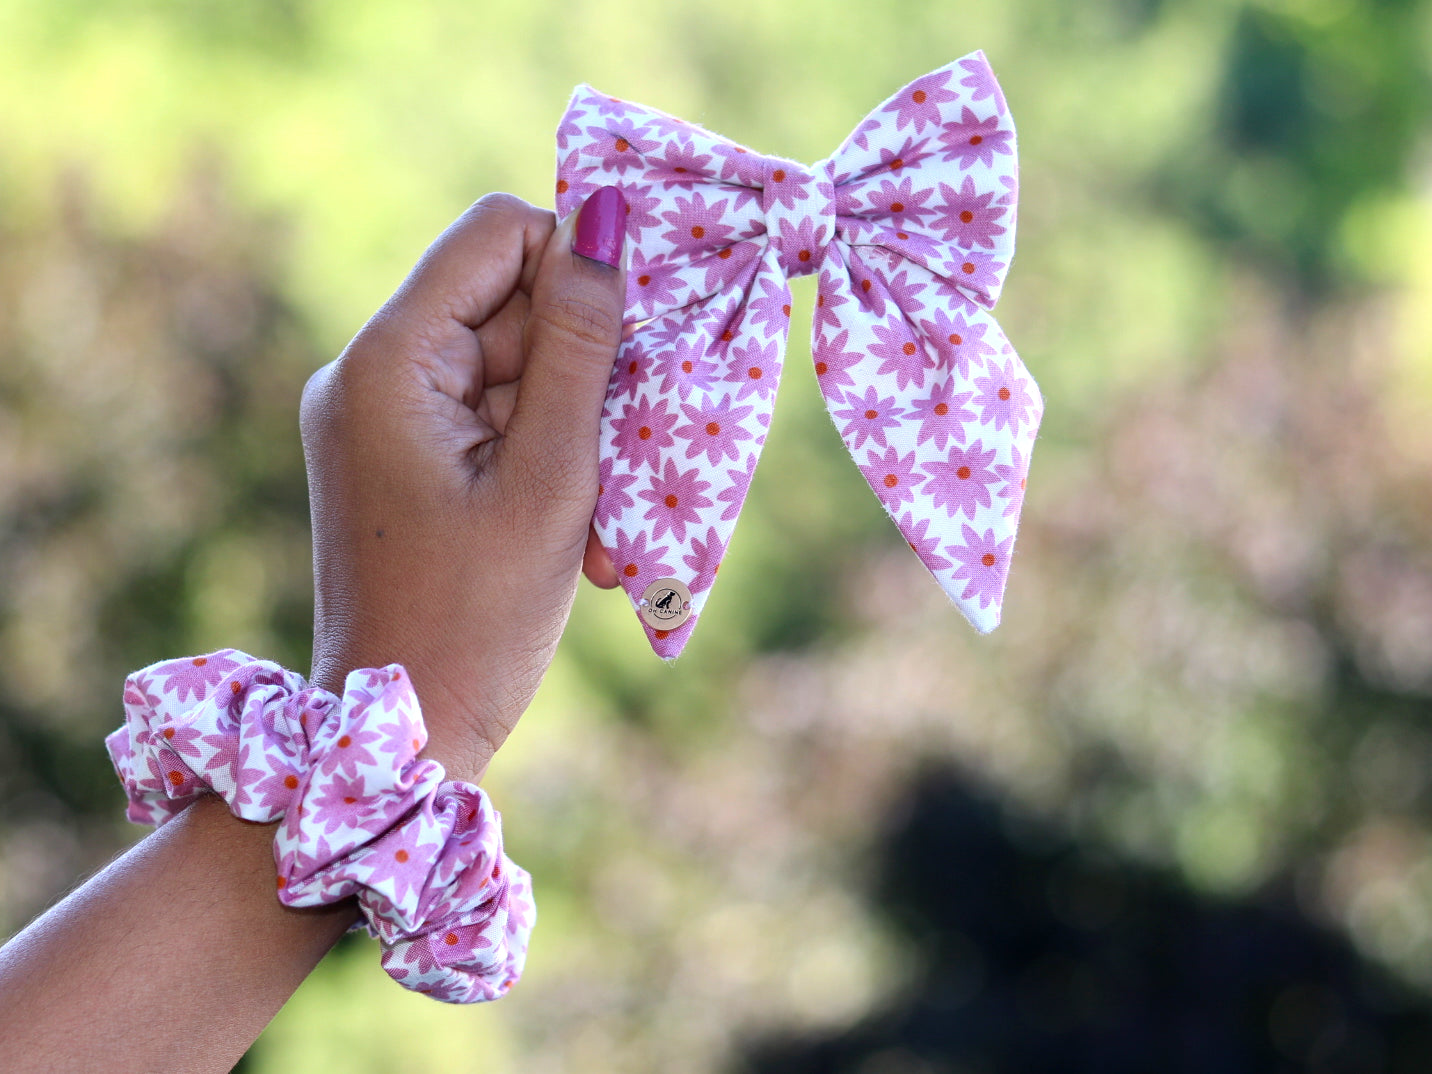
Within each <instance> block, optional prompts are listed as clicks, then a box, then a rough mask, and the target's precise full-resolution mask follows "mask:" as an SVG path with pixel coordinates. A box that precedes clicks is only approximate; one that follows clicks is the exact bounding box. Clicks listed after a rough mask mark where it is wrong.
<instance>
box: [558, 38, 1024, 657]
mask: <svg viewBox="0 0 1432 1074" xmlns="http://www.w3.org/2000/svg"><path fill="white" fill-rule="evenodd" d="M557 147H558V164H557V209H558V213H559V215H562V216H565V215H567V214H568V213H570V212H572V211H573V210H575V209H576V208H577V207H578V206H579V205H580V204H581V203H582V202H583V201H584V200H585V199H586V197H587V196H588V195H589V194H590V193H591V192H592V191H594V190H596V189H598V188H599V187H602V186H607V185H614V186H618V187H620V188H621V190H622V193H623V194H624V195H625V197H626V200H627V205H628V210H629V211H628V216H627V238H628V244H629V247H630V257H629V262H628V276H627V295H626V298H627V306H626V321H627V332H628V336H627V338H626V340H625V342H624V343H623V344H622V347H621V352H620V354H619V356H618V358H617V362H616V366H615V368H614V370H613V374H612V379H611V383H610V385H609V386H608V389H607V398H606V404H605V407H604V409H603V413H602V432H601V448H600V458H601V470H600V477H599V480H600V492H599V495H598V497H597V508H596V515H595V525H596V530H597V535H598V537H600V539H601V541H602V544H603V545H604V546H605V547H606V549H607V552H608V553H609V554H610V555H611V558H612V563H613V564H614V565H615V566H616V570H617V575H618V577H619V578H620V580H621V584H622V586H623V588H624V589H625V590H626V592H627V595H628V596H629V597H630V598H631V600H632V603H633V606H634V607H635V608H636V610H637V612H638V614H639V617H640V618H641V621H642V625H643V627H644V629H645V630H646V632H647V636H648V637H649V638H650V640H651V645H652V648H653V649H654V650H655V651H656V653H657V654H658V655H659V656H661V657H663V658H666V659H670V658H672V657H675V656H676V655H677V654H678V653H680V651H681V649H682V647H683V646H684V645H685V643H686V640H687V639H688V638H689V637H690V635H691V631H692V629H693V628H694V626H695V623H696V620H697V619H698V618H699V616H700V613H701V610H702V608H703V606H704V604H705V602H706V597H707V595H708V594H709V592H710V589H711V585H712V583H713V582H714V581H715V578H716V569H717V566H718V565H719V564H720V562H721V559H722V557H723V556H724V554H725V552H726V547H727V544H728V542H729V541H730V538H731V533H732V530H733V529H734V527H735V523H736V517H737V515H738V514H739V513H740V510H741V504H742V503H743V502H744V500H745V498H746V490H747V489H748V487H749V486H750V482H751V478H752V476H753V474H754V473H755V469H756V461H757V459H758V458H759V456H760V453H761V447H762V445H763V444H764V442H765V439H766V433H767V430H768V429H769V428H770V423H771V413H772V406H773V404H774V401H775V396H776V386H777V383H778V382H779V379H780V373H781V364H782V358H783V357H784V353H785V345H786V336H787V333H788V332H789V329H790V313H791V292H790V287H789V285H788V283H787V280H788V278H789V277H792V276H806V275H810V274H813V273H819V281H818V288H817V299H816V311H815V318H814V325H813V326H812V332H811V354H812V358H813V359H814V362H815V372H816V379H817V382H818V383H819V385H820V390H821V394H822V395H823V396H824V398H825V404H826V409H827V410H828V411H829V412H830V416H831V418H832V419H833V420H834V422H835V425H836V428H837V429H839V430H840V435H841V438H842V439H843V440H844V442H845V446H846V448H847V449H848V450H849V452H850V455H851V458H852V459H853V460H854V461H855V464H856V466H858V467H859V468H860V471H861V473H862V474H864V476H865V479H866V481H867V482H869V484H870V487H871V489H872V490H874V492H875V494H876V496H878V497H879V499H880V502H881V503H882V504H884V506H885V510H886V511H887V512H888V513H889V515H890V517H891V518H892V519H893V520H894V521H895V524H896V525H897V526H898V527H899V528H900V532H901V533H903V534H904V535H905V539H906V540H907V541H908V542H909V544H910V547H911V548H913V549H914V551H915V553H916V554H917V555H918V556H919V557H920V559H921V561H922V562H923V563H924V564H925V566H926V567H927V568H928V569H929V570H930V572H931V573H932V574H934V576H935V577H936V579H938V581H939V582H940V585H941V586H943V587H944V589H945V592H946V593H948V594H949V595H950V597H951V599H953V600H954V602H955V603H956V605H957V606H958V607H959V608H960V610H961V611H962V612H963V613H964V615H965V617H966V618H967V619H968V620H969V621H970V623H971V624H972V625H973V626H974V627H975V628H976V629H977V630H979V631H981V632H987V631H990V630H993V629H994V627H995V626H997V625H998V623H999V617H1000V604H1001V601H1002V598H1003V594H1004V586H1005V579H1006V576H1007V574H1008V571H1009V562H1010V555H1011V553H1012V552H1013V548H1014V534H1015V528H1016V526H1017V524H1018V520H1019V512H1020V507H1021V504H1022V503H1023V500H1024V481H1025V474H1026V473H1027V471H1028V467H1029V454H1030V449H1031V447H1032V445H1033V441H1034V437H1035V432H1036V430H1037V427H1038V425H1039V420H1040V417H1041V415H1042V413H1043V402H1042V400H1041V398H1040V395H1039V390H1038V388H1037V387H1036V386H1035V384H1034V381H1033V380H1032V379H1031V378H1030V376H1029V374H1028V372H1027V371H1026V370H1025V368H1024V365H1023V363H1021V362H1020V360H1019V358H1018V356H1017V355H1016V354H1015V353H1014V349H1013V348H1012V347H1011V346H1010V344H1009V342H1008V340H1006V339H1005V336H1004V333H1003V332H1001V331H1000V328H999V326H998V325H997V324H996V323H995V321H994V318H993V317H991V316H990V314H989V313H988V312H987V311H988V310H989V309H991V308H993V306H994V304H995V300H996V299H997V298H998V296H999V291H1000V288H1001V286H1002V284H1003V282H1004V276H1005V272H1006V270H1007V269H1008V267H1009V262H1010V258H1011V256H1012V255H1013V252H1014V224H1015V196H1016V191H1017V187H1018V183H1017V178H1016V174H1017V164H1016V157H1015V135H1014V124H1013V122H1012V121H1011V119H1010V117H1009V114H1008V111H1007V109H1006V106H1005V101H1004V95H1003V94H1002V93H1001V91H1000V88H999V84H998V83H997V82H996V81H995V77H994V74H993V72H992V71H991V70H990V68H989V64H988V63H987V62H986V61H985V57H984V53H982V52H974V53H971V54H970V55H968V56H966V57H964V58H963V59H961V60H958V61H957V62H955V63H952V64H950V65H949V66H947V67H942V68H940V69H939V70H937V71H933V72H931V73H930V74H928V75H925V76H924V77H923V78H919V79H916V80H915V81H914V82H912V83H910V84H909V85H908V86H906V87H905V88H904V89H902V90H900V91H899V92H898V93H896V94H895V95H894V96H892V97H891V98H890V99H889V100H887V101H886V102H885V103H884V104H882V105H881V106H880V107H879V108H877V109H875V111H873V112H872V113H871V114H870V116H869V117H868V118H867V119H866V120H865V121H864V122H863V123H861V124H860V126H859V127H857V128H856V129H855V132H854V133H853V134H851V136H850V137H849V138H847V139H846V140H845V143H844V144H843V145H842V146H841V147H840V149H838V150H837V151H836V152H835V154H834V155H833V156H831V157H828V158H827V159H825V160H822V161H820V162H819V163H817V164H814V165H811V166H809V167H807V166H805V165H803V164H798V163H796V162H794V161H790V160H783V159H780V158H778V157H767V156H762V155H760V154H758V153H754V152H752V151H751V150H749V149H746V148H745V147H743V146H739V145H736V144H734V143H733V142H730V141H728V140H726V139H725V138H722V137H720V136H719V135H715V134H712V133H711V132H709V131H706V130H703V129H702V128H700V127H697V126H694V125H692V124H690V123H687V122H685V121H683V120H680V119H676V118H674V117H672V116H668V115H665V114H663V113H661V112H657V111H655V110H653V109H650V108H646V107H644V106H642V105H637V104H631V103H629V102H627V101H622V100H619V99H617V98H615V97H609V96H607V95H605V94H602V93H598V92H597V91H596V90H594V89H592V88H591V87H590V86H585V85H583V86H579V87H578V88H577V90H576V92H575V93H574V94H573V95H572V101H571V103H570V105H569V106H568V108H567V112H566V115H565V116H564V117H563V119H562V123H561V126H560V127H559V128H558V130H557ZM669 580H675V581H677V582H680V583H682V584H683V585H684V586H685V588H686V589H687V590H688V591H689V594H690V600H689V602H687V601H685V600H684V594H681V592H680V587H677V586H669V587H668V586H665V585H656V584H655V583H658V582H663V583H664V582H666V581H669ZM658 593H659V594H660V596H657V595H656V594H658ZM684 603H689V607H687V608H684V609H683V608H681V607H680V605H681V604H684ZM654 604H659V605H660V607H659V608H656V607H653V605H654ZM654 612H661V613H663V614H667V613H669V616H668V618H667V619H665V620H663V618H662V617H661V615H657V614H653V613H654ZM664 621H668V622H671V623H673V626H672V627H670V628H666V627H663V625H662V623H663V622H664ZM676 624H679V625H676Z"/></svg>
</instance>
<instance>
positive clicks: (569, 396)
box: [503, 186, 627, 526]
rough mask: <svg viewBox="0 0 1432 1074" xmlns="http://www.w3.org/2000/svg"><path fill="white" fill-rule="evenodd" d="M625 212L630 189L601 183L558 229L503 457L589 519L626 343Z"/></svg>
mask: <svg viewBox="0 0 1432 1074" xmlns="http://www.w3.org/2000/svg"><path fill="white" fill-rule="evenodd" d="M626 214H627V204H626V199H625V198H624V197H623V196H622V192H621V191H620V190H619V189H618V188H617V187H614V186H606V187H602V188H601V189H600V190H598V191H596V192H595V193H594V194H592V195H591V196H590V197H589V198H587V200H586V201H585V202H584V203H583V204H582V207H581V208H580V209H579V210H577V212H575V213H573V214H572V215H571V216H569V217H568V218H567V219H566V220H564V221H563V222H562V223H561V224H560V225H559V226H558V227H557V229H556V230H555V231H554V232H553V233H552V237H551V239H550V240H549V241H548V243H547V247H546V249H545V250H544V251H543V252H542V259H541V261H540V262H539V264H538V266H537V275H536V277H535V279H534V280H533V283H532V305H531V309H530V311H529V312H528V315H527V326H526V330H525V334H524V341H523V342H524V350H525V357H524V360H523V367H522V379H521V384H520V386H519V387H518V389H517V400H516V404H515V406H514V408H513V411H512V416H511V417H510V418H509V419H508V422H507V427H506V429H505V430H504V433H503V437H504V441H505V442H504V446H503V451H504V454H505V455H506V456H508V457H509V458H511V459H512V460H513V461H514V462H516V463H517V466H516V470H517V471H518V475H519V476H520V477H521V478H524V479H525V480H526V482H527V483H529V484H530V485H531V486H532V487H531V488H529V489H528V491H529V492H535V493H545V494H546V495H545V496H544V497H543V498H545V499H556V500H558V501H559V502H562V503H572V504H574V505H580V504H583V503H585V510H586V515H587V516H590V514H591V509H592V506H593V503H594V502H595V500H596V491H597V489H596V485H597V434H598V429H599V427H600V423H601V414H602V401H603V399H604V398H605V397H606V391H607V381H608V380H610V379H611V374H612V366H613V365H614V364H615V362H616V356H617V348H618V347H619V346H620V345H621V335H622V311H623V309H624V307H625V304H626V301H625V295H626V272H625V270H624V269H623V267H622V265H623V261H624V258H623V257H622V245H623V239H624V237H625V234H626ZM581 521H582V523H583V525H584V526H585V524H586V522H587V517H583V518H582V520H581Z"/></svg>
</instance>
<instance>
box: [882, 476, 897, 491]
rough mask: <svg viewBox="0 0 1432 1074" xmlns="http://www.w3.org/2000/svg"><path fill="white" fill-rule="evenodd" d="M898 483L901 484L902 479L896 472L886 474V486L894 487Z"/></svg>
mask: <svg viewBox="0 0 1432 1074" xmlns="http://www.w3.org/2000/svg"><path fill="white" fill-rule="evenodd" d="M898 484H900V479H899V478H898V477H896V476H895V475H894V474H886V475H885V487H886V488H887V489H893V488H894V487H895V486H896V485H898Z"/></svg>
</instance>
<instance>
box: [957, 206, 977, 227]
mask: <svg viewBox="0 0 1432 1074" xmlns="http://www.w3.org/2000/svg"><path fill="white" fill-rule="evenodd" d="M974 218H975V214H974V213H972V212H970V211H969V210H968V209H966V210H965V211H964V212H962V213H960V220H961V221H963V222H964V223H966V224H968V223H969V222H970V221H971V220H973V219H974Z"/></svg>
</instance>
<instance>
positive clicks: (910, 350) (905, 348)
mask: <svg viewBox="0 0 1432 1074" xmlns="http://www.w3.org/2000/svg"><path fill="white" fill-rule="evenodd" d="M900 349H901V350H902V351H904V352H905V353H906V354H914V353H915V344H913V343H906V344H905V346H903V347H901V348H900Z"/></svg>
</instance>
